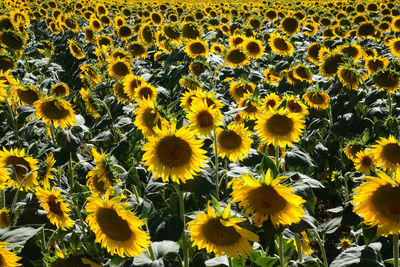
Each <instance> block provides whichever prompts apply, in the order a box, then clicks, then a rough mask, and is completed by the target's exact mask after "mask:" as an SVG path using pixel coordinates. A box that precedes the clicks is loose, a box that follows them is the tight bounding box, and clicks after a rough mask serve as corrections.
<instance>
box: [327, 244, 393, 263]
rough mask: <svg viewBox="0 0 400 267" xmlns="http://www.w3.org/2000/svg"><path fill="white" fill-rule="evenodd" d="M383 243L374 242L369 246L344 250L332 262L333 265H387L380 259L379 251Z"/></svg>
mask: <svg viewBox="0 0 400 267" xmlns="http://www.w3.org/2000/svg"><path fill="white" fill-rule="evenodd" d="M381 247H382V245H381V244H380V243H372V244H370V245H368V246H355V247H351V248H348V249H346V250H345V251H343V252H342V253H341V254H339V256H337V257H336V259H335V260H334V261H333V262H332V263H331V264H330V266H331V267H345V266H359V267H374V266H385V265H384V264H383V262H382V261H381V260H379V256H378V253H379V251H380V249H381Z"/></svg>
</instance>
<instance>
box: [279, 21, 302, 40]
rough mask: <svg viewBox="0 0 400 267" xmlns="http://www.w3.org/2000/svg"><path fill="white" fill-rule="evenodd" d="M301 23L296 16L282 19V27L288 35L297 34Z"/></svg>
mask: <svg viewBox="0 0 400 267" xmlns="http://www.w3.org/2000/svg"><path fill="white" fill-rule="evenodd" d="M300 27H301V23H300V22H299V21H298V20H297V19H296V17H294V16H287V17H284V18H283V19H282V20H281V24H280V29H281V30H282V31H283V32H284V33H286V34H287V35H290V36H292V35H295V34H296V33H297V32H298V31H300Z"/></svg>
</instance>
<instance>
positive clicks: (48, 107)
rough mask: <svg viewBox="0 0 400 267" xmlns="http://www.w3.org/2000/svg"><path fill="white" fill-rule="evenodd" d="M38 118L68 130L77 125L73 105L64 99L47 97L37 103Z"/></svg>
mask: <svg viewBox="0 0 400 267" xmlns="http://www.w3.org/2000/svg"><path fill="white" fill-rule="evenodd" d="M34 106H35V108H36V113H35V115H36V117H37V118H38V119H43V121H44V122H45V123H46V124H48V125H51V124H53V125H54V126H55V127H58V126H60V127H62V128H66V127H68V126H73V125H75V123H76V120H75V113H74V110H73V109H72V107H71V104H70V103H69V102H67V101H65V100H63V99H59V98H56V97H48V96H45V98H44V99H41V100H39V101H36V102H35V104H34Z"/></svg>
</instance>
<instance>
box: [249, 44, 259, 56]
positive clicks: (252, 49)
mask: <svg viewBox="0 0 400 267" xmlns="http://www.w3.org/2000/svg"><path fill="white" fill-rule="evenodd" d="M246 49H247V51H249V53H250V54H252V55H258V54H259V53H260V52H261V48H260V46H259V45H258V43H257V42H250V43H248V44H247V45H246Z"/></svg>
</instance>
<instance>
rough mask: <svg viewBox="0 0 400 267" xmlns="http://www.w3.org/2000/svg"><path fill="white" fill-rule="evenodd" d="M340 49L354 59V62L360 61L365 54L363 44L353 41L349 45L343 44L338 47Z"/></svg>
mask: <svg viewBox="0 0 400 267" xmlns="http://www.w3.org/2000/svg"><path fill="white" fill-rule="evenodd" d="M338 50H339V51H340V52H341V53H342V54H344V55H346V56H348V57H349V58H351V59H353V61H354V62H357V61H359V60H360V59H361V58H363V56H364V50H363V48H362V47H361V45H359V44H356V43H353V44H348V45H342V46H340V47H339V48H338Z"/></svg>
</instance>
